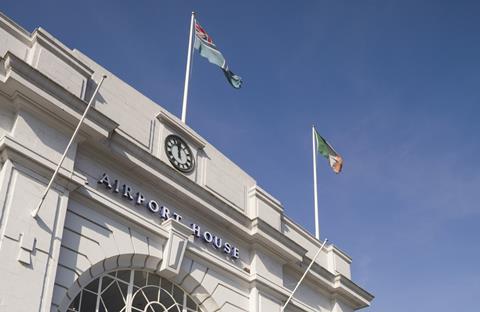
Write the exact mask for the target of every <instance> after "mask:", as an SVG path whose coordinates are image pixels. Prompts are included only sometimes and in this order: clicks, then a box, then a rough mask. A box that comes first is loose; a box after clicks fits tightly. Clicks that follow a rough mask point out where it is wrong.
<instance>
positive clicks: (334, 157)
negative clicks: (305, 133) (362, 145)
mask: <svg viewBox="0 0 480 312" xmlns="http://www.w3.org/2000/svg"><path fill="white" fill-rule="evenodd" d="M315 137H316V139H317V151H318V152H319V153H320V154H322V155H323V157H325V158H326V159H328V161H329V163H330V167H332V170H333V171H334V172H335V173H340V171H342V166H343V158H342V157H341V156H340V155H339V154H338V153H337V152H336V151H335V150H334V149H333V147H332V146H331V145H330V144H329V143H328V142H327V140H325V139H324V138H323V137H322V136H321V135H320V134H318V132H317V130H316V129H315Z"/></svg>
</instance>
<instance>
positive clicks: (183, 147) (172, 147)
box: [165, 134, 195, 173]
mask: <svg viewBox="0 0 480 312" xmlns="http://www.w3.org/2000/svg"><path fill="white" fill-rule="evenodd" d="M165 153H166V154H167V158H168V160H170V163H172V165H173V166H174V167H175V168H176V169H178V170H179V171H181V172H185V173H188V172H191V171H192V170H193V168H194V167H195V161H194V159H193V153H192V150H191V149H190V147H189V146H188V145H187V143H185V141H184V140H183V139H182V138H180V137H179V136H177V135H174V134H171V135H169V136H167V137H166V138H165Z"/></svg>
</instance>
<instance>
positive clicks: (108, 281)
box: [102, 276, 113, 292]
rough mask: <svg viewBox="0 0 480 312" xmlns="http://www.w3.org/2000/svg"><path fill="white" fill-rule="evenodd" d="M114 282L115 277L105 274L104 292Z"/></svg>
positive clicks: (103, 281)
mask: <svg viewBox="0 0 480 312" xmlns="http://www.w3.org/2000/svg"><path fill="white" fill-rule="evenodd" d="M112 283H113V278H111V277H109V276H104V277H103V279H102V292H104V291H105V289H107V288H108V287H109V286H110V285H111V284H112Z"/></svg>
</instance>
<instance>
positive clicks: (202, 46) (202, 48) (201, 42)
mask: <svg viewBox="0 0 480 312" xmlns="http://www.w3.org/2000/svg"><path fill="white" fill-rule="evenodd" d="M194 47H195V49H197V50H198V52H200V55H201V56H203V57H205V58H206V59H208V61H209V62H210V63H212V64H215V65H217V66H219V67H220V68H221V69H222V71H223V73H224V74H225V77H227V80H228V82H229V83H230V84H231V85H232V87H234V88H235V89H239V88H240V87H241V86H242V78H241V77H240V76H237V75H235V74H234V73H233V72H232V71H231V70H230V69H229V68H228V66H227V63H226V61H225V58H224V57H223V55H222V53H221V52H220V51H219V50H218V49H217V46H216V45H215V44H214V43H213V40H212V37H210V36H209V35H208V34H207V32H206V31H205V29H203V28H202V26H200V24H199V23H198V22H197V20H195V45H194Z"/></svg>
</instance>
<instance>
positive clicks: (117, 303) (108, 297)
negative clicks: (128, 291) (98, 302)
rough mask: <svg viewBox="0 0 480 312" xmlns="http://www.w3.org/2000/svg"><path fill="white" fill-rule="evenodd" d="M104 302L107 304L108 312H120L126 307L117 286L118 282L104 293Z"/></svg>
mask: <svg viewBox="0 0 480 312" xmlns="http://www.w3.org/2000/svg"><path fill="white" fill-rule="evenodd" d="M102 300H103V302H104V303H105V307H106V308H107V310H108V311H120V309H122V308H123V307H124V306H125V301H124V299H123V296H122V293H121V292H120V289H119V288H118V287H117V285H116V282H114V283H113V284H112V285H111V286H110V287H108V288H107V290H106V291H105V292H104V293H102Z"/></svg>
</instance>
